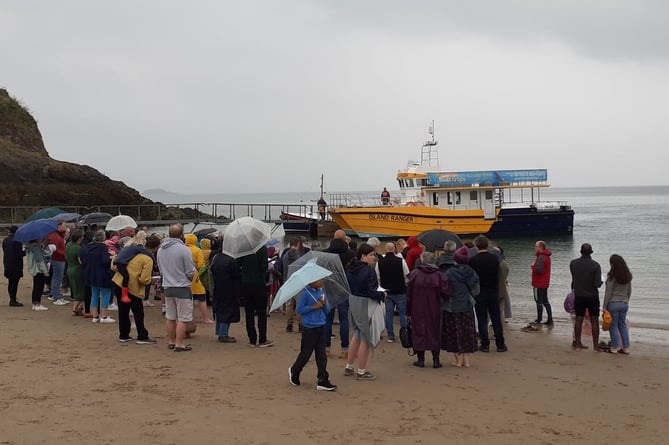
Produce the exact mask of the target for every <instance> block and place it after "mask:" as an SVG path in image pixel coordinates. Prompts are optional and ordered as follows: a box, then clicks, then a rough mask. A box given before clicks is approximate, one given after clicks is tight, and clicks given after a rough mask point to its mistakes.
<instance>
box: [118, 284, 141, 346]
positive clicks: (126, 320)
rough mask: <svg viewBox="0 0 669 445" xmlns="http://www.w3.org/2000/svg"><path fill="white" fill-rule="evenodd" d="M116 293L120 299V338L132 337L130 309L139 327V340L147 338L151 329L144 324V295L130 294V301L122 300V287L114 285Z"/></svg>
mask: <svg viewBox="0 0 669 445" xmlns="http://www.w3.org/2000/svg"><path fill="white" fill-rule="evenodd" d="M114 293H115V294H116V299H117V300H118V338H130V311H132V315H133V316H134V317H135V326H136V327H137V340H147V339H148V338H149V331H147V330H146V327H145V326H144V302H143V301H142V300H143V299H144V296H141V297H138V296H135V295H132V294H128V296H129V297H130V303H124V302H122V301H121V288H120V287H118V286H114Z"/></svg>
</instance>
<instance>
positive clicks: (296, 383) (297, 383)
mask: <svg viewBox="0 0 669 445" xmlns="http://www.w3.org/2000/svg"><path fill="white" fill-rule="evenodd" d="M288 380H289V381H290V384H291V385H293V386H300V376H299V375H295V374H293V367H292V366H291V367H290V368H288Z"/></svg>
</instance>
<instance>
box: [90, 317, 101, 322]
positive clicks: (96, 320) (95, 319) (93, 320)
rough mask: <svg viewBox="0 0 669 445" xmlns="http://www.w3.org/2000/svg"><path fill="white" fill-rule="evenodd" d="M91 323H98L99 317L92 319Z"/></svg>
mask: <svg viewBox="0 0 669 445" xmlns="http://www.w3.org/2000/svg"><path fill="white" fill-rule="evenodd" d="M91 323H100V317H95V318H92V319H91Z"/></svg>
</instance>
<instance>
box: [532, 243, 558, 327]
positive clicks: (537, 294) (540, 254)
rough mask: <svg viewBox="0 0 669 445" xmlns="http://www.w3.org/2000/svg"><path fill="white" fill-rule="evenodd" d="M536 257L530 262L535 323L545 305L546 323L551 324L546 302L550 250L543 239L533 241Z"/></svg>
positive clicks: (551, 314) (549, 270) (551, 318)
mask: <svg viewBox="0 0 669 445" xmlns="http://www.w3.org/2000/svg"><path fill="white" fill-rule="evenodd" d="M534 252H535V255H536V259H535V260H534V263H533V264H532V266H531V267H532V287H533V288H534V302H535V303H536V304H537V319H536V320H534V322H535V323H541V319H542V318H543V312H544V306H545V307H546V317H547V318H546V325H547V326H553V311H552V310H551V304H550V303H549V302H548V286H549V284H550V281H551V255H552V252H551V251H550V250H549V249H547V248H546V243H545V242H544V241H537V242H536V243H534Z"/></svg>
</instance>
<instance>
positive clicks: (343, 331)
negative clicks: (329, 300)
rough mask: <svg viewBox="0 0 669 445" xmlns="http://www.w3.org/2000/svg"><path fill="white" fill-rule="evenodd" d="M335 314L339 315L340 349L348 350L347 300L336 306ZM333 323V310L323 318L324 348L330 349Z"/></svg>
mask: <svg viewBox="0 0 669 445" xmlns="http://www.w3.org/2000/svg"><path fill="white" fill-rule="evenodd" d="M337 313H338V314H339V339H340V340H341V348H342V349H348V340H349V338H348V335H349V334H348V299H346V301H344V302H343V303H339V304H338V305H337ZM333 322H334V308H333V309H331V310H330V312H328V315H327V317H326V318H325V346H326V347H328V348H329V347H330V345H331V344H332V338H331V337H332V324H333Z"/></svg>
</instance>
